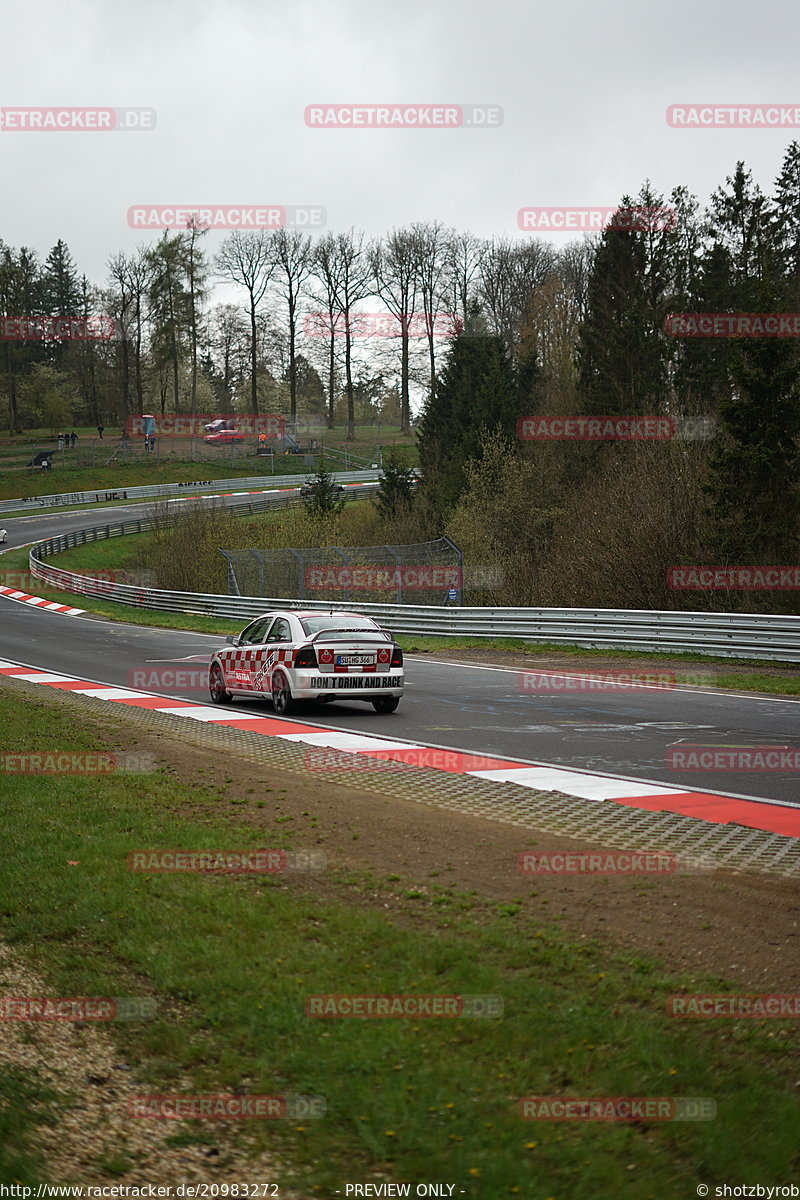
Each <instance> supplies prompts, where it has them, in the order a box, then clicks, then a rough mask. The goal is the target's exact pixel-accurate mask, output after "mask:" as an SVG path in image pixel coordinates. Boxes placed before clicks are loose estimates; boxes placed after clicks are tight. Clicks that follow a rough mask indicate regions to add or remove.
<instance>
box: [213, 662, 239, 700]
mask: <svg viewBox="0 0 800 1200" xmlns="http://www.w3.org/2000/svg"><path fill="white" fill-rule="evenodd" d="M208 690H209V692H210V693H211V699H212V700H213V701H214V703H215V704H230V702H231V700H232V699H233V696H232V695H231V693H230V692H229V691H228V689H227V688H226V687H225V676H224V675H223V674H222V667H221V666H220V665H219V663H212V664H211V670H210V671H209V673H208Z"/></svg>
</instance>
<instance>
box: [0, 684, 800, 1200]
mask: <svg viewBox="0 0 800 1200" xmlns="http://www.w3.org/2000/svg"><path fill="white" fill-rule="evenodd" d="M0 723H2V728H3V732H4V738H3V745H4V750H5V751H7V752H13V753H31V752H34V751H37V750H38V751H41V750H43V749H45V748H58V749H59V750H70V751H76V752H89V751H93V750H102V751H108V750H110V749H112V750H113V748H114V747H113V745H111V744H110V743H109V740H108V736H107V734H105V733H104V732H102V730H101V729H99V728H97V727H96V726H95V724H94V723H93V720H92V717H91V715H89V716H88V717H87V719H86V720H82V721H81V723H80V727H78V726H77V725H76V722H75V720H74V718H73V717H70V716H69V715H68V714H67V713H65V712H64V711H60V710H58V709H56V708H55V707H53V706H51V705H49V704H48V703H46V702H44V701H43V702H39V701H38V700H26V703H25V704H24V705H20V703H19V700H18V699H17V698H16V696H15V695H14V692H13V689H12V688H9V687H8V686H6V687H5V688H2V689H0ZM143 784H144V786H143ZM4 791H5V800H4V804H3V806H2V808H0V832H1V835H2V839H3V845H4V849H5V868H4V871H3V872H2V876H1V877H0V933H1V934H2V937H3V939H4V940H5V941H6V942H8V943H9V944H10V945H11V947H12V948H13V951H14V953H15V954H16V955H18V956H20V955H21V956H23V958H24V960H25V961H27V962H28V963H29V964H31V965H32V966H33V967H34V968H35V970H36V971H37V972H38V973H39V974H40V975H41V976H42V977H43V978H44V979H45V981H46V983H47V986H48V988H49V993H48V994H51V995H58V996H108V995H131V996H142V995H145V996H149V997H151V998H153V999H155V1001H156V1003H157V1005H158V1008H157V1012H156V1015H155V1018H154V1019H153V1020H151V1021H146V1022H145V1021H142V1022H137V1021H129V1022H124V1023H119V1022H117V1023H114V1022H111V1023H110V1024H109V1025H107V1026H106V1029H107V1031H108V1033H109V1036H111V1037H112V1038H113V1039H114V1040H115V1041H116V1042H117V1043H118V1045H119V1047H120V1053H121V1054H122V1055H124V1061H129V1062H136V1063H137V1064H138V1066H137V1073H138V1075H139V1077H140V1078H141V1079H142V1080H143V1085H144V1090H146V1091H147V1092H151V1093H160V1094H172V1093H174V1092H176V1091H180V1092H181V1093H183V1094H186V1093H187V1092H198V1093H208V1092H223V1093H228V1092H232V1091H234V1090H236V1089H239V1088H243V1089H244V1091H245V1092H247V1093H252V1094H259V1093H262V1094H263V1093H266V1094H276V1093H285V1092H297V1093H301V1094H314V1095H321V1096H324V1097H325V1098H326V1102H327V1116H326V1117H325V1118H324V1119H322V1120H308V1121H300V1122H298V1123H294V1122H283V1121H280V1122H253V1123H252V1124H253V1125H254V1126H261V1128H258V1129H255V1130H254V1131H253V1136H254V1137H255V1139H256V1143H258V1142H259V1141H260V1142H261V1143H262V1144H263V1145H265V1146H266V1145H269V1146H270V1147H272V1148H273V1149H274V1148H276V1147H277V1148H278V1149H279V1150H280V1152H281V1157H282V1158H283V1160H284V1161H286V1162H287V1163H290V1164H291V1165H292V1166H291V1171H290V1172H289V1175H290V1178H284V1179H283V1180H282V1184H283V1185H285V1186H288V1185H289V1184H290V1182H293V1183H295V1184H296V1185H302V1186H304V1187H306V1188H309V1189H312V1190H315V1191H316V1190H323V1189H332V1188H334V1187H341V1183H342V1179H347V1180H352V1179H354V1178H355V1179H370V1178H372V1179H378V1178H383V1179H386V1178H387V1177H389V1178H393V1179H431V1178H434V1179H444V1180H448V1181H451V1182H453V1183H456V1184H457V1186H458V1187H459V1188H462V1187H463V1188H464V1189H466V1194H467V1195H470V1196H472V1197H474V1198H476V1200H477V1198H486V1200H494V1198H495V1197H501V1196H506V1195H520V1196H525V1197H537V1198H542V1200H544V1198H545V1197H554V1198H558V1200H560V1198H561V1197H563V1198H564V1200H583V1198H587V1200H589V1198H591V1200H597V1198H598V1197H604V1198H605V1197H629V1198H631V1200H645V1198H648V1200H669V1198H671V1197H676V1198H677V1197H680V1198H681V1200H683V1198H684V1197H685V1196H687V1195H689V1194H690V1193H691V1194H694V1191H695V1183H696V1182H697V1181H702V1180H712V1181H714V1182H717V1183H721V1182H723V1181H728V1182H731V1183H736V1182H739V1183H740V1182H741V1181H742V1180H759V1181H762V1182H771V1181H780V1180H782V1179H783V1180H786V1179H788V1178H789V1177H790V1167H791V1163H792V1159H793V1156H794V1154H795V1153H796V1097H795V1095H794V1093H793V1090H792V1082H791V1081H792V1080H793V1079H794V1078H795V1075H796V1069H795V1068H793V1066H792V1063H791V1059H790V1057H789V1040H788V1039H789V1034H788V1029H787V1025H788V1023H786V1022H781V1021H777V1020H772V1021H768V1022H765V1023H755V1022H752V1021H747V1022H740V1023H738V1024H736V1025H734V1026H732V1025H731V1023H729V1022H721V1021H720V1022H699V1021H698V1022H676V1021H670V1020H669V1019H668V1018H667V1016H666V1013H665V1004H666V997H667V995H668V994H670V993H673V992H682V991H690V992H697V991H702V990H709V991H720V990H723V991H724V990H726V987H725V983H724V981H721V980H719V979H703V978H702V977H695V976H692V977H691V978H689V977H685V978H678V977H667V976H666V975H664V974H663V972H662V970H661V969H660V968H659V967H658V966H657V965H656V964H655V963H654V962H652V961H649V960H647V959H645V958H642V957H640V956H638V955H635V956H631V955H630V954H625V953H620V954H612V953H610V952H609V951H608V949H605V948H603V947H602V946H601V945H600V944H598V943H588V942H587V941H586V940H585V939H582V940H580V941H578V940H575V939H574V938H572V937H570V936H568V935H567V934H566V933H565V932H564V931H563V930H562V929H561V928H559V927H558V926H557V925H555V924H554V925H552V926H547V925H542V924H541V922H535V921H533V920H531V919H528V918H527V917H525V916H524V915H523V914H522V913H521V912H520V906H519V904H504V905H494V904H492V903H490V902H488V901H486V900H484V899H482V898H481V897H480V896H477V895H475V894H463V893H460V892H459V891H458V890H457V889H456V888H454V887H449V886H447V885H446V884H442V885H441V886H437V883H436V882H434V884H433V886H432V889H431V891H430V894H429V896H428V898H427V902H425V903H423V899H422V893H420V892H419V891H418V890H414V889H408V890H405V891H403V890H402V883H400V884H398V882H397V877H388V878H386V879H384V878H381V877H380V876H379V875H377V874H376V873H375V872H372V873H370V874H369V875H365V874H361V873H359V872H357V871H352V870H348V871H345V870H343V869H339V868H337V867H335V866H334V865H331V866H329V868H328V871H327V872H326V873H325V874H326V875H329V877H330V879H331V880H332V881H336V884H337V886H338V887H339V888H340V889H341V888H342V887H344V888H346V891H345V893H344V896H345V898H344V899H342V898H341V892H340V895H339V898H338V899H336V900H334V899H331V896H330V894H329V889H328V888H326V886H325V883H324V881H323V883H322V884H321V886H319V887H315V885H314V882H313V880H312V881H310V882H307V883H306V884H305V885H304V886H302V887H299V888H293V887H291V886H288V887H287V886H284V885H283V883H282V881H281V879H280V877H278V876H275V877H271V876H239V877H237V876H234V875H214V876H208V875H205V876H204V875H179V876H176V875H147V874H134V873H132V872H131V871H130V870H129V869H128V867H127V865H126V856H127V855H128V854H129V853H130V852H132V851H135V850H140V849H142V848H143V847H159V846H162V847H166V846H169V847H175V846H180V847H185V848H216V847H221V848H230V849H244V848H258V847H261V848H263V847H264V846H265V845H266V846H270V847H283V848H292V847H295V848H299V849H306V848H309V847H313V846H314V843H315V833H314V826H315V820H316V819H315V817H314V814H313V813H311V812H309V813H308V814H307V819H306V823H305V825H304V827H302V828H299V827H298V824H297V823H295V824H293V825H292V826H291V833H289V832H287V829H288V828H289V827H288V826H287V825H286V824H285V823H284V820H283V818H282V817H281V815H280V812H279V808H280V801H281V797H282V793H281V792H272V791H271V790H270V789H266V790H265V791H260V790H257V789H251V791H252V794H251V795H248V796H247V798H246V802H244V803H242V802H241V801H237V802H236V804H235V805H232V803H231V800H230V798H229V797H228V795H227V791H226V788H225V787H220V788H218V789H215V790H213V791H211V790H209V789H208V788H206V787H204V785H203V780H202V773H201V775H199V776H195V777H193V778H188V777H186V776H181V777H179V778H176V777H174V776H173V775H172V774H169V773H167V772H166V770H161V771H157V772H151V773H150V774H148V775H146V776H142V775H134V774H130V775H126V774H123V773H118V774H116V775H105V776H102V777H100V778H99V779H98V778H79V777H74V776H73V777H70V776H55V777H45V776H14V775H9V776H7V777H6V778H5V779H4ZM273 814H274V815H273ZM265 818H266V820H267V822H268V827H269V828H271V832H268V833H267V835H266V837H267V838H268V840H267V841H265V834H264V823H263V822H264V819H265ZM32 880H35V881H36V886H35V887H33V886H32V884H31V881H32ZM521 886H526V885H521ZM398 893H399V894H398ZM318 993H357V994H361V993H365V994H375V993H382V994H386V993H391V994H402V995H406V994H413V995H462V994H470V995H476V994H479V995H491V996H499V997H501V998H502V1001H503V1009H504V1015H503V1016H502V1018H500V1019H477V1018H475V1019H456V1020H446V1019H442V1020H437V1019H426V1020H411V1019H407V1020H406V1019H398V1020H380V1019H376V1020H371V1021H365V1020H347V1019H333V1020H315V1019H313V1018H310V1017H308V1016H306V1014H305V1000H306V997H307V996H309V995H311V994H318ZM793 1070H794V1072H795V1073H794V1074H793V1073H792V1071H793ZM185 1079H188V1080H190V1086H188V1087H187V1086H186V1085H185V1084H184V1085H183V1086H180V1085H179V1081H180V1080H185ZM532 1094H536V1095H547V1096H562V1095H581V1096H623V1095H635V1096H647V1095H651V1096H701V1097H710V1098H713V1099H714V1100H715V1101H716V1103H717V1106H718V1112H717V1117H716V1119H715V1120H711V1121H706V1122H685V1123H649V1122H637V1123H635V1124H620V1123H612V1124H608V1123H605V1124H604V1123H597V1122H591V1123H577V1124H575V1123H558V1122H554V1123H551V1122H533V1123H531V1122H524V1121H522V1120H521V1119H520V1116H519V1114H518V1110H517V1108H516V1102H517V1100H518V1098H519V1097H522V1096H526V1095H532ZM0 1096H2V1097H3V1101H4V1102H3V1103H2V1104H0V1123H2V1127H4V1129H5V1131H6V1132H7V1133H8V1134H9V1136H10V1138H11V1140H12V1144H13V1147H14V1148H13V1150H12V1151H7V1152H6V1153H7V1154H9V1155H10V1158H7V1160H6V1164H5V1166H6V1169H7V1170H10V1171H11V1178H14V1179H19V1180H22V1181H32V1182H35V1181H36V1180H37V1179H40V1178H41V1177H42V1165H41V1162H40V1161H39V1160H38V1157H37V1148H36V1139H35V1128H36V1126H35V1122H36V1121H37V1120H40V1119H43V1118H44V1116H45V1115H46V1113H47V1112H48V1109H49V1108H51V1107H52V1105H53V1104H54V1103H56V1102H59V1103H62V1104H63V1103H75V1102H78V1103H79V1102H80V1097H79V1096H78V1097H73V1098H72V1099H71V1100H70V1099H69V1098H65V1097H53V1096H51V1095H47V1094H44V1093H43V1092H42V1091H41V1089H40V1088H39V1085H38V1084H37V1083H36V1080H35V1079H34V1080H31V1081H29V1082H28V1083H27V1084H26V1088H25V1089H24V1090H22V1091H20V1090H18V1088H17V1086H16V1081H15V1079H14V1077H13V1076H12V1075H9V1074H8V1072H6V1073H5V1074H4V1077H3V1079H2V1083H0ZM29 1099H30V1100H31V1101H32V1102H33V1104H32V1108H31V1110H30V1111H29V1108H28V1104H27V1101H28V1100H29ZM264 1126H269V1128H267V1129H265V1128H264ZM185 1136H186V1137H187V1138H189V1139H196V1140H200V1141H202V1140H203V1139H204V1137H205V1136H206V1131H205V1129H204V1128H203V1123H202V1122H191V1123H188V1131H187V1133H186V1135H185ZM118 1174H119V1175H120V1177H121V1181H122V1182H124V1164H123V1165H122V1168H121V1169H120V1168H118ZM60 1182H67V1181H60ZM79 1182H85V1181H84V1180H81V1181H79ZM162 1182H172V1181H162ZM325 1194H332V1193H331V1192H330V1191H326V1192H325Z"/></svg>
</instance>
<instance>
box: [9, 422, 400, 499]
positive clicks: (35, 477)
mask: <svg viewBox="0 0 800 1200" xmlns="http://www.w3.org/2000/svg"><path fill="white" fill-rule="evenodd" d="M39 432H40V434H41V437H40V438H39V439H37V437H36V431H30V432H29V433H26V434H25V435H24V436H23V437H20V438H17V439H13V440H10V439H3V440H0V500H13V499H15V498H17V497H22V496H42V495H50V494H54V493H57V492H71V491H90V490H103V491H106V490H109V491H110V490H119V489H122V488H125V487H135V486H137V485H139V484H148V483H173V482H174V483H182V482H186V481H192V480H196V479H226V478H234V477H236V476H248V475H261V474H273V473H274V474H275V475H287V474H288V475H297V474H300V475H302V474H304V473H305V471H306V470H307V468H306V467H305V465H304V461H303V456H302V455H296V454H289V455H286V454H277V455H275V456H274V459H273V458H267V457H260V456H257V455H256V454H255V442H253V445H252V446H249V443H245V447H246V449H247V450H249V453H240V454H237V455H236V457H235V459H232V458H231V453H230V449H229V448H226V447H208V446H205V445H204V444H203V443H202V439H196V441H195V443H194V452H193V455H192V453H190V449H189V447H188V445H187V444H186V442H185V441H184V439H175V440H174V441H173V442H170V441H169V440H168V439H162V444H161V446H160V447H159V452H158V454H157V455H147V454H145V453H144V452H143V450H142V447H141V445H140V444H139V443H138V442H137V443H134V444H133V446H132V447H131V448H130V450H129V456H128V457H120V458H118V459H117V460H115V461H114V462H112V463H110V464H108V463H107V461H106V460H107V459H108V458H109V457H110V456H111V454H112V453H113V452H114V449H115V448H116V446H117V445H118V444H119V439H118V437H116V436H115V437H112V436H111V435H110V432H108V431H107V432H106V435H105V438H104V440H103V442H102V443H101V442H100V441H99V440H97V431H96V430H85V429H83V430H76V433H77V434H78V439H79V440H78V445H77V446H76V447H75V449H74V450H72V449H70V450H69V451H65V452H64V455H63V458H62V455H61V454H60V453H58V452H56V453H55V454H54V456H53V468H52V470H50V471H42V470H33V469H31V468H28V467H27V466H26V463H27V462H28V461H29V460H30V458H31V451H32V448H33V447H35V448H37V449H43V448H46V447H51V446H53V440H52V434H50V433H43V431H39ZM92 438H94V439H95V442H94V447H93V448H91V447H90V445H89V443H90V441H91V439H92ZM379 444H380V446H381V447H382V449H383V452H384V454H386V453H389V452H390V451H391V450H392V449H397V450H398V451H399V452H400V453H401V454H402V455H403V457H404V460H407V462H408V464H409V465H416V463H417V462H418V455H417V451H416V440H415V437H414V435H412V436H410V437H403V436H401V435H400V433H399V429H398V428H396V427H392V426H389V427H383V428H382V429H381V430H380V439H378V438H377V437H376V430H375V429H374V428H372V427H369V426H357V427H356V439H355V441H353V442H346V441H345V431H344V429H342V428H337V429H334V430H329V431H326V432H325V435H324V447H325V448H326V450H327V451H328V461H327V465H328V467H329V468H330V469H331V470H344V469H345V462H344V459H343V458H342V455H344V454H345V453H347V454H350V453H352V454H353V455H354V456H355V458H356V460H357V461H356V463H355V464H354V465H355V466H356V467H357V466H359V465H361V464H362V463H363V462H365V461H366V459H368V458H371V457H372V456H373V454H374V452H375V450H376V448H377V446H378V445H379ZM92 460H93V461H92Z"/></svg>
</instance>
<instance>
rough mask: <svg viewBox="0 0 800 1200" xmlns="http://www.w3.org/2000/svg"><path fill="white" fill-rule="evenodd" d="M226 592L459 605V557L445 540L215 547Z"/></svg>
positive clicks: (243, 594) (336, 599) (303, 597)
mask: <svg viewBox="0 0 800 1200" xmlns="http://www.w3.org/2000/svg"><path fill="white" fill-rule="evenodd" d="M220 554H222V555H223V557H224V558H225V559H226V560H227V563H228V595H230V596H291V597H293V598H296V599H298V600H313V601H320V600H321V601H325V600H331V601H339V602H343V603H345V604H350V603H354V604H387V603H390V604H436V605H440V604H454V605H455V604H461V603H462V595H463V579H464V571H463V561H462V557H461V551H460V550H459V548H458V546H456V545H455V544H454V543H453V542H451V541H450V539H449V538H446V537H445V538H438V539H437V540H436V541H433V542H418V543H415V544H413V545H408V546H347V547H342V546H325V547H318V546H312V547H306V548H303V549H283V550H257V549H247V550H220Z"/></svg>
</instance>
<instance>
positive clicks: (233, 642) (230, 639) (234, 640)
mask: <svg viewBox="0 0 800 1200" xmlns="http://www.w3.org/2000/svg"><path fill="white" fill-rule="evenodd" d="M225 641H226V642H227V643H228V645H229V646H238V645H239V639H238V637H231V636H230V635H228V637H226V638H225Z"/></svg>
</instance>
